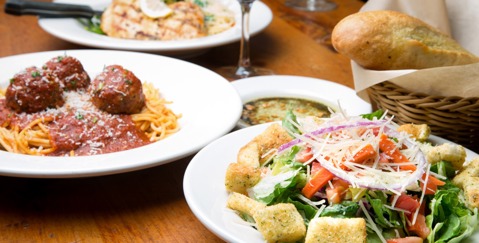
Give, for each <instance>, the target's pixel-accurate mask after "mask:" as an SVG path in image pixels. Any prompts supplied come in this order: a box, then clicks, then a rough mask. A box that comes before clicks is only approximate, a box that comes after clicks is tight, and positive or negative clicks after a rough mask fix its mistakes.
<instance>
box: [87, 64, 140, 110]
mask: <svg viewBox="0 0 479 243" xmlns="http://www.w3.org/2000/svg"><path fill="white" fill-rule="evenodd" d="M89 91H90V94H91V96H92V98H91V99H92V102H93V104H94V105H95V106H96V107H98V108H99V109H101V110H104V111H106V112H108V113H113V114H119V113H125V114H133V113H139V112H140V111H141V109H142V108H143V106H144V104H145V95H144V94H143V87H142V84H141V81H140V80H139V79H138V78H137V77H136V76H135V75H134V74H133V73H132V72H131V71H128V70H126V69H124V68H123V67H122V66H120V65H111V66H107V67H105V68H104V69H103V72H102V73H100V74H99V75H98V76H97V77H96V78H95V79H94V80H93V81H92V83H91V85H90V89H89Z"/></svg>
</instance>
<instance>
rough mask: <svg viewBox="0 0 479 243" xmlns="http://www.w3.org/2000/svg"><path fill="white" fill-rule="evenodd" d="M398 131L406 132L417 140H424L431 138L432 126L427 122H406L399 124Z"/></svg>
mask: <svg viewBox="0 0 479 243" xmlns="http://www.w3.org/2000/svg"><path fill="white" fill-rule="evenodd" d="M397 130H398V132H406V133H408V134H409V135H411V137H413V138H415V139H416V140H417V141H421V142H424V141H426V140H427V139H428V138H429V135H430V134H431V128H430V127H429V126H428V125H426V124H421V125H416V124H404V125H401V126H399V128H398V129H397Z"/></svg>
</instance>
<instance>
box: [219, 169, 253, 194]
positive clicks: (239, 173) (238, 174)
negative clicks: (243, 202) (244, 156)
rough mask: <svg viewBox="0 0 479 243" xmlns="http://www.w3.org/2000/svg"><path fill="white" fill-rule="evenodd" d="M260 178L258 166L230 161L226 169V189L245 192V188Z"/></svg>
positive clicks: (251, 185)
mask: <svg viewBox="0 0 479 243" xmlns="http://www.w3.org/2000/svg"><path fill="white" fill-rule="evenodd" d="M260 179H261V170H260V168H257V167H252V166H250V165H246V164H239V163H231V164H229V166H228V168H227V169H226V176H225V186H226V190H227V191H230V192H238V193H241V194H246V190H247V189H248V188H251V187H253V186H254V185H256V183H258V181H259V180H260Z"/></svg>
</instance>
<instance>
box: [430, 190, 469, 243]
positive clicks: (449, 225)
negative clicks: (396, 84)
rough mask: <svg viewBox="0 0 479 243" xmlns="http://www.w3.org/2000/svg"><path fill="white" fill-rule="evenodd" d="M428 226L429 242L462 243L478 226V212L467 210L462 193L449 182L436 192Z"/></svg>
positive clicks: (432, 201)
mask: <svg viewBox="0 0 479 243" xmlns="http://www.w3.org/2000/svg"><path fill="white" fill-rule="evenodd" d="M429 208H430V209H431V214H429V215H428V216H426V224H427V226H428V227H429V229H430V230H431V233H430V234H429V236H428V237H427V239H428V241H429V242H438V243H442V242H460V241H461V240H462V239H465V238H467V237H469V236H470V235H471V234H472V232H474V230H475V228H476V226H477V221H478V218H477V210H475V211H471V210H470V209H469V208H467V206H466V204H465V202H464V197H463V195H462V191H461V190H460V189H459V188H458V187H456V186H454V185H453V184H452V183H450V182H449V181H447V182H446V185H444V186H443V187H442V188H441V189H440V190H438V191H437V192H436V194H435V195H434V198H433V199H432V200H431V202H430V204H429Z"/></svg>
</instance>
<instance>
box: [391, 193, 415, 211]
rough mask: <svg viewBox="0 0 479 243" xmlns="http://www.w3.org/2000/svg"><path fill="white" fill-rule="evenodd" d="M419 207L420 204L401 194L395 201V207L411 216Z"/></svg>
mask: <svg viewBox="0 0 479 243" xmlns="http://www.w3.org/2000/svg"><path fill="white" fill-rule="evenodd" d="M420 206H421V204H420V203H419V202H418V201H417V200H416V199H414V198H412V197H411V196H409V195H406V194H404V193H403V194H401V195H400V196H399V198H398V199H397V201H396V205H395V207H397V208H400V209H403V210H405V211H407V213H406V214H409V215H411V214H413V213H414V212H416V210H417V209H418V208H419V207H420Z"/></svg>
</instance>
